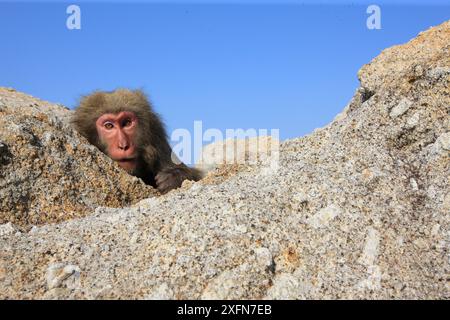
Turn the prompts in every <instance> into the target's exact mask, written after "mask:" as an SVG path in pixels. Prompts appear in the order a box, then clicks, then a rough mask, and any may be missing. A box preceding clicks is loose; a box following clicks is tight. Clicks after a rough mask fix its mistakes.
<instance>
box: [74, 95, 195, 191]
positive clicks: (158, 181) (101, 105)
mask: <svg viewBox="0 0 450 320" xmlns="http://www.w3.org/2000/svg"><path fill="white" fill-rule="evenodd" d="M122 111H131V112H134V113H135V114H136V116H137V118H138V121H139V127H138V132H137V137H136V141H135V144H136V145H137V146H138V155H139V165H138V168H137V169H136V171H135V172H133V173H132V174H133V175H135V176H137V177H139V178H141V179H142V180H144V182H145V183H147V184H150V185H152V186H154V187H157V188H158V190H159V191H160V192H161V193H166V192H168V191H169V190H171V189H174V188H178V187H180V186H181V184H182V182H183V181H184V180H186V179H188V180H194V181H198V180H200V178H201V175H202V174H201V172H200V171H198V170H197V169H193V168H189V167H187V166H186V165H185V164H183V163H180V164H175V163H173V162H172V160H171V154H172V150H171V148H170V145H169V143H168V141H167V134H166V130H165V128H164V125H163V123H162V121H161V119H160V117H159V116H158V114H156V113H155V112H154V111H153V108H152V105H151V103H150V102H149V100H148V99H147V97H146V95H145V94H144V93H143V92H142V91H141V90H134V91H131V90H128V89H118V90H115V91H112V92H102V91H95V92H93V93H92V94H90V95H87V96H84V97H82V99H81V101H80V104H79V106H78V107H77V108H76V109H75V114H74V117H73V119H72V122H73V124H74V126H75V128H76V130H77V131H78V132H79V133H80V134H81V135H83V136H84V137H86V138H87V139H88V141H89V142H90V143H92V144H93V145H95V146H97V147H98V148H99V149H100V150H101V151H102V152H104V153H106V152H105V150H106V146H104V145H103V144H102V143H101V142H100V139H99V137H98V134H97V129H96V126H95V121H96V120H97V119H98V118H99V117H100V116H101V115H103V114H105V113H114V114H116V113H119V112H122Z"/></svg>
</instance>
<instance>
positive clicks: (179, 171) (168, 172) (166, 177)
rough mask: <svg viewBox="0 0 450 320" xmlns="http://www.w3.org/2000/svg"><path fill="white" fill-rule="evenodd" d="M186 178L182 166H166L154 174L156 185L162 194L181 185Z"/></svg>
mask: <svg viewBox="0 0 450 320" xmlns="http://www.w3.org/2000/svg"><path fill="white" fill-rule="evenodd" d="M187 178H188V177H187V176H186V172H185V170H183V168H166V169H163V170H161V171H160V172H158V174H157V175H156V176H155V182H156V187H157V188H158V191H159V192H161V193H162V194H164V193H167V192H169V191H170V190H172V189H176V188H179V187H181V184H182V183H183V181H184V180H185V179H187Z"/></svg>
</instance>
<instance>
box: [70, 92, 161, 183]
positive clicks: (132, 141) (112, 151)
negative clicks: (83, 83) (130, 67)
mask: <svg viewBox="0 0 450 320" xmlns="http://www.w3.org/2000/svg"><path fill="white" fill-rule="evenodd" d="M73 123H74V125H75V127H76V129H77V130H78V131H79V132H80V133H81V134H82V135H83V136H84V137H86V138H87V139H88V140H89V142H90V143H92V144H94V145H95V146H97V147H98V148H99V149H100V150H101V151H103V152H104V153H105V154H107V155H108V156H109V157H110V158H111V159H112V160H114V161H116V162H117V163H118V164H119V165H120V166H121V167H122V168H123V169H125V170H126V171H128V172H129V173H131V174H135V173H136V171H137V170H138V166H139V164H140V163H141V162H142V161H144V159H143V157H142V155H143V154H144V150H145V149H146V148H148V147H151V145H152V143H153V144H156V145H157V144H158V141H160V140H161V139H165V138H166V137H165V131H164V128H163V126H162V123H161V121H160V120H159V118H158V116H157V115H156V114H155V113H154V112H153V110H152V107H151V105H150V102H149V101H148V99H147V97H146V96H145V94H144V93H143V92H142V91H140V90H134V91H131V90H127V89H118V90H115V91H113V92H100V91H97V92H94V93H92V94H90V95H88V96H85V97H83V98H82V99H81V101H80V104H79V106H78V107H77V108H76V110H75V114H74V117H73ZM144 133H145V134H144Z"/></svg>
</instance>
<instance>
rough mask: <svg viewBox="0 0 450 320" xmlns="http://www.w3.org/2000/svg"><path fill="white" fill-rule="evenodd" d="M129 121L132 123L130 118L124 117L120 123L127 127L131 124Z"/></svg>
mask: <svg viewBox="0 0 450 320" xmlns="http://www.w3.org/2000/svg"><path fill="white" fill-rule="evenodd" d="M131 123H132V121H131V119H125V120H124V121H123V123H122V126H124V127H129V126H131Z"/></svg>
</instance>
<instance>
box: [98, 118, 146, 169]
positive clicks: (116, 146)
mask: <svg viewBox="0 0 450 320" xmlns="http://www.w3.org/2000/svg"><path fill="white" fill-rule="evenodd" d="M95 125H96V128H97V134H98V137H99V139H100V141H101V143H102V144H103V145H104V146H105V149H106V150H104V151H105V153H106V154H107V155H108V156H109V157H110V158H111V159H113V160H114V161H116V162H117V163H118V164H119V165H120V166H121V167H122V168H123V169H125V170H126V171H128V172H130V173H132V172H134V171H135V170H136V167H137V165H138V154H137V147H136V143H135V141H136V136H137V131H138V118H137V117H136V115H135V114H134V113H133V112H129V111H123V112H120V113H117V114H114V113H105V114H103V115H102V116H100V117H99V118H98V119H97V121H96V123H95Z"/></svg>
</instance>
